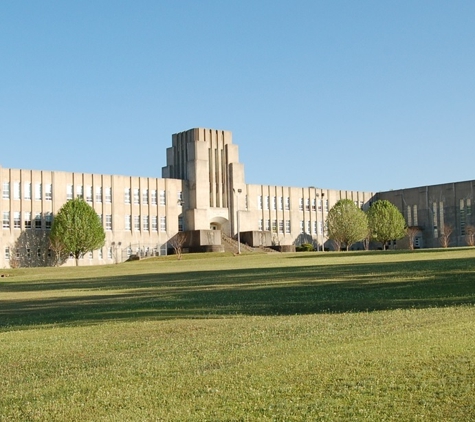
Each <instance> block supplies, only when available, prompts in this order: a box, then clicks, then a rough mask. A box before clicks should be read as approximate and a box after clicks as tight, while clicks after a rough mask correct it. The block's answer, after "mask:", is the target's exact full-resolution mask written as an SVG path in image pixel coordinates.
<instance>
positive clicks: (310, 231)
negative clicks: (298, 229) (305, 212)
mask: <svg viewBox="0 0 475 422" xmlns="http://www.w3.org/2000/svg"><path fill="white" fill-rule="evenodd" d="M306 233H308V234H311V233H312V225H311V222H310V221H307V231H306Z"/></svg>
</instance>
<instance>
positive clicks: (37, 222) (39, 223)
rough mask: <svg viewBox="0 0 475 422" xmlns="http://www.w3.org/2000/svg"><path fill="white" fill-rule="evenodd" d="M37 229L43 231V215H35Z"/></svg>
mask: <svg viewBox="0 0 475 422" xmlns="http://www.w3.org/2000/svg"><path fill="white" fill-rule="evenodd" d="M35 229H41V213H36V215H35Z"/></svg>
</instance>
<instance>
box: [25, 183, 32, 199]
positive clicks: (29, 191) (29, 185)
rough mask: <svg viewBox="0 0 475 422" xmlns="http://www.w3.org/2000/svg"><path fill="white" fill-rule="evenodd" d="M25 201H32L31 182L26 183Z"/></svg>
mask: <svg viewBox="0 0 475 422" xmlns="http://www.w3.org/2000/svg"><path fill="white" fill-rule="evenodd" d="M25 199H26V200H27V201H29V200H31V183H30V182H26V183H25Z"/></svg>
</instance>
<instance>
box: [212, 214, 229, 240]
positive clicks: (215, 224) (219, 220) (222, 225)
mask: <svg viewBox="0 0 475 422" xmlns="http://www.w3.org/2000/svg"><path fill="white" fill-rule="evenodd" d="M209 228H210V229H211V230H221V232H223V233H224V234H225V235H227V236H230V235H231V224H230V223H229V220H228V219H227V218H224V217H214V218H213V219H212V220H211V221H210V223H209Z"/></svg>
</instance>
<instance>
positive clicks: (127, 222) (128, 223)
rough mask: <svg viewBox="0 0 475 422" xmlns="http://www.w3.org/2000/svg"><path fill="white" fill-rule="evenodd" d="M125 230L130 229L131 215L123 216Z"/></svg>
mask: <svg viewBox="0 0 475 422" xmlns="http://www.w3.org/2000/svg"><path fill="white" fill-rule="evenodd" d="M124 227H125V230H127V231H130V230H132V216H131V215H126V216H125V226H124Z"/></svg>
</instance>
